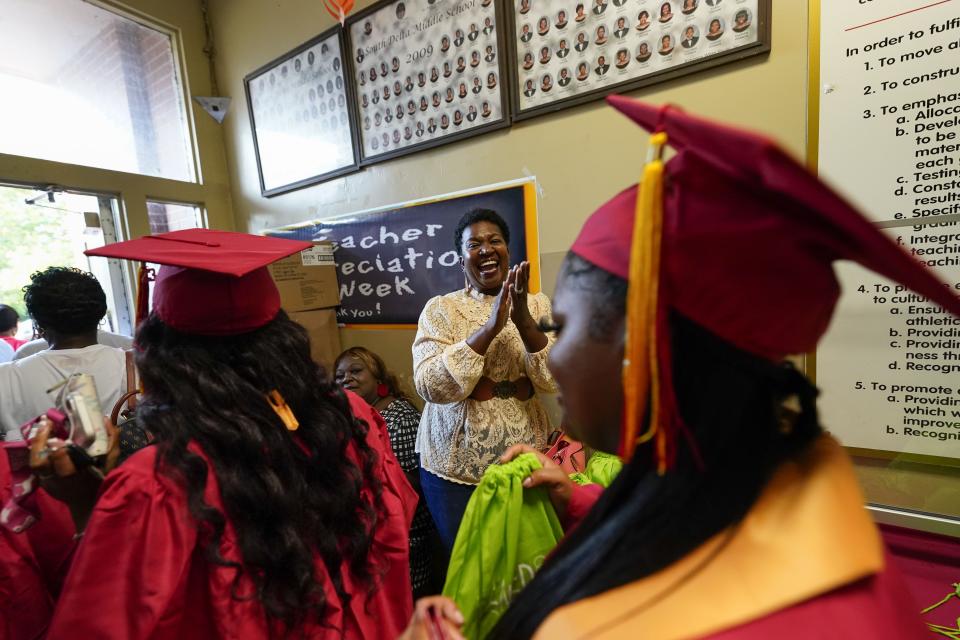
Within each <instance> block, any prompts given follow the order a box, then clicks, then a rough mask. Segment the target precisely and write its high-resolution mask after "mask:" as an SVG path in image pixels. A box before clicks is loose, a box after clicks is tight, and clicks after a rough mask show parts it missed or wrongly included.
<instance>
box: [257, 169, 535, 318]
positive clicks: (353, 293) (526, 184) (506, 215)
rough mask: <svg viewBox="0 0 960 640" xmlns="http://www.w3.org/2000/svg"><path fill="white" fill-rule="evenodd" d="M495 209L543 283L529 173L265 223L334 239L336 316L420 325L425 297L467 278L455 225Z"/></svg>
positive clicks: (285, 232) (299, 236) (286, 232)
mask: <svg viewBox="0 0 960 640" xmlns="http://www.w3.org/2000/svg"><path fill="white" fill-rule="evenodd" d="M477 208H484V209H493V210H494V211H496V212H497V213H499V214H500V215H501V216H503V219H504V220H505V221H506V222H507V225H508V226H509V227H510V261H511V264H517V263H519V262H521V261H522V260H529V261H530V264H531V277H530V279H531V284H530V289H531V291H534V292H536V291H539V288H540V268H539V267H540V265H539V257H540V256H539V248H538V237H537V211H536V190H535V183H534V182H533V181H532V180H524V181H521V182H512V183H506V184H502V185H494V186H492V187H483V188H480V189H475V190H471V191H469V192H459V193H456V194H450V195H446V196H438V197H435V198H430V199H427V200H420V201H416V202H411V203H406V204H402V205H394V206H390V207H387V208H381V209H377V210H373V211H367V212H360V213H355V214H349V215H345V216H338V217H336V218H331V219H325V220H311V221H308V222H303V223H299V224H296V225H291V226H287V227H282V228H278V229H271V230H268V231H265V232H264V233H265V234H266V235H270V236H275V237H280V238H291V239H296V240H313V241H319V240H330V241H333V243H334V259H335V260H336V263H337V277H338V278H339V281H340V308H339V310H338V311H337V319H338V321H339V322H340V323H342V324H346V325H348V326H349V325H356V326H361V327H368V328H371V327H376V326H383V325H389V326H411V325H416V323H417V319H418V318H419V316H420V311H421V310H422V309H423V307H424V305H425V304H426V302H427V300H429V299H430V298H432V297H433V296H437V295H442V294H445V293H449V292H451V291H455V290H457V289H460V288H462V287H463V286H464V279H463V270H462V269H461V267H460V254H459V251H458V250H457V248H456V243H455V242H454V232H455V231H456V226H457V223H458V222H459V221H460V218H461V216H463V214H464V213H466V212H467V211H470V210H472V209H477Z"/></svg>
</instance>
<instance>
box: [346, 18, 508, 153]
mask: <svg viewBox="0 0 960 640" xmlns="http://www.w3.org/2000/svg"><path fill="white" fill-rule="evenodd" d="M416 1H418V0H379V1H378V2H375V3H374V4H372V5H371V6H369V7H367V8H366V9H364V10H363V11H360V12H358V13H356V14H353V15H352V16H351V17H350V18H348V19H347V21H346V23H345V25H344V28H343V32H344V37H343V39H344V46H345V47H346V49H345V51H346V53H347V58H348V59H347V64H348V69H349V75H350V77H349V78H348V84H350V85H351V87H352V89H353V104H352V108H353V112H354V113H355V114H356V134H357V135H356V141H357V151H358V154H359V163H360V167H368V166H372V165H375V164H379V163H381V162H387V161H389V160H393V159H395V158H401V157H404V156H408V155H411V154H414V153H419V152H421V151H426V150H428V149H435V148H437V147H441V146H444V145H447V144H453V143H456V142H460V141H462V140H468V139H470V138H474V137H476V136H480V135H484V134H486V133H491V132H493V131H499V130H502V129H508V128H509V127H510V125H511V124H512V117H511V108H510V104H511V103H510V87H509V85H510V83H509V81H508V76H507V74H506V71H507V64H508V61H509V60H510V59H511V56H510V46H509V43H508V42H507V39H506V31H505V25H506V22H505V11H504V9H503V3H502V2H501V0H492V2H491V3H488V4H492V5H493V8H494V15H495V22H496V24H495V33H496V42H497V51H496V56H497V78H498V85H499V87H498V88H499V91H498V94H497V95H498V96H499V98H500V105H501V114H502V115H501V118H500V119H498V120H496V121H492V122H489V123H487V124H485V125H482V126H477V127H471V128H469V129H466V130H463V131H456V132H451V133H449V134H446V135H443V136H438V137H436V138H434V139H432V140H426V141H424V142H421V143H417V144H412V145H409V146H406V147H403V148H401V149H396V150H394V151H389V152H387V153H382V154H377V155H375V156H371V157H367V156H366V154H365V152H364V147H363V137H362V136H363V131H362V115H361V111H360V104H359V102H358V100H359V98H358V97H357V96H359V95H360V90H359V88H358V87H357V64H358V63H357V60H356V56H355V55H354V51H355V50H356V49H357V47H356V46H355V43H354V42H353V40H352V37H351V29H352V27H353V25H355V24H358V23H359V22H361V21H363V20H365V19H366V18H368V17H369V16H372V15H375V14H377V13H379V12H382V11H390V10H392V11H395V8H394V7H395V5H397V4H400V3H403V2H416ZM476 2H477V4H480V2H481V0H476ZM430 4H433V2H430Z"/></svg>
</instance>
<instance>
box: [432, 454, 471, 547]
mask: <svg viewBox="0 0 960 640" xmlns="http://www.w3.org/2000/svg"><path fill="white" fill-rule="evenodd" d="M420 488H421V489H422V490H423V497H424V498H425V499H426V501H427V508H428V509H429V510H430V515H431V516H433V521H434V523H436V525H437V531H438V532H439V533H440V540H441V541H443V546H445V547H446V548H447V552H448V553H449V552H450V551H452V550H453V543H454V541H455V540H456V539H457V530H458V529H459V528H460V521H461V520H463V513H464V512H465V511H466V510H467V502H469V501H470V496H472V495H473V490H474V488H475V487H474V485H472V484H458V483H456V482H450V481H449V480H444V479H443V478H441V477H439V476H435V475H433V474H432V473H430V472H429V471H427V470H426V469H423V468H421V469H420Z"/></svg>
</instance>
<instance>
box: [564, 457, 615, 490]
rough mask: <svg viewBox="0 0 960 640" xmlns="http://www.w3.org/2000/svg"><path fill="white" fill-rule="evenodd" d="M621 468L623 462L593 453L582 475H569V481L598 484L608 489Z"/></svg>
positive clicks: (581, 483)
mask: <svg viewBox="0 0 960 640" xmlns="http://www.w3.org/2000/svg"><path fill="white" fill-rule="evenodd" d="M622 468H623V462H622V461H621V460H620V458H619V457H617V456H614V455H610V454H609V453H603V452H602V451H594V452H593V453H592V454H591V455H590V460H589V461H587V468H586V469H584V470H583V473H573V474H570V479H571V480H573V481H574V482H576V483H577V484H580V485H583V484H598V485H600V486H601V487H603V488H607V487H609V486H610V485H611V484H613V481H614V480H616V479H617V474H619V473H620V470H621V469H622Z"/></svg>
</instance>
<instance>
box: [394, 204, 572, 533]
mask: <svg viewBox="0 0 960 640" xmlns="http://www.w3.org/2000/svg"><path fill="white" fill-rule="evenodd" d="M509 243H510V229H509V228H508V226H507V224H506V222H504V220H503V218H501V217H500V215H499V214H497V213H496V212H495V211H491V210H489V209H477V210H474V211H471V212H469V213H467V214H466V215H464V216H463V218H461V220H460V223H459V224H458V225H457V230H456V233H455V235H454V244H455V246H456V248H457V250H458V251H459V252H460V263H461V265H462V267H463V274H464V279H465V286H464V288H463V289H460V290H458V291H454V292H452V293H448V294H446V295H443V296H437V297H435V298H432V299H431V300H430V301H429V302H427V304H426V306H425V307H424V309H423V312H422V313H421V314H420V322H419V327H418V330H417V337H416V340H415V341H414V343H413V372H414V382H415V383H416V387H417V391H418V392H419V393H420V395H421V396H422V397H423V398H424V400H426V401H427V404H426V406H425V407H424V411H423V418H422V419H421V422H420V431H419V434H418V437H417V451H418V452H419V453H420V464H421V480H422V487H423V492H424V496H425V497H426V501H427V506H428V507H429V508H430V513H431V514H432V515H433V519H434V521H435V522H436V524H437V529H438V530H439V532H440V537H441V538H442V539H443V541H444V544H445V545H446V546H447V548H448V549H449V548H451V547H452V546H453V541H454V539H455V537H456V534H457V528H458V527H459V525H460V520H461V519H462V517H463V512H464V510H465V509H466V506H467V501H468V500H469V499H470V495H471V493H472V492H473V488H474V485H476V483H478V482H479V481H480V477H481V476H482V475H483V472H484V470H485V469H486V468H487V466H489V465H490V464H491V463H493V462H495V461H496V460H497V458H498V457H499V454H500V453H502V452H503V450H504V449H505V448H506V447H509V446H511V445H514V444H518V443H522V442H525V441H527V440H530V441H532V442H533V443H534V444H535V445H537V446H542V445H544V444H545V443H546V440H547V435H548V433H549V432H550V423H549V420H548V418H547V414H546V412H545V411H544V409H543V406H542V405H541V404H540V401H539V400H538V399H537V397H536V393H537V392H552V391H554V390H555V385H554V381H553V378H552V377H551V375H550V373H549V372H548V371H547V366H546V362H547V355H548V353H549V351H550V344H551V339H548V338H547V336H546V334H544V333H543V331H541V330H540V328H539V327H538V325H537V321H538V320H540V319H541V318H548V319H549V316H550V301H549V299H548V298H547V296H545V295H544V294H542V293H537V294H529V293H528V285H529V282H528V281H529V278H530V266H529V264H527V263H526V262H522V263H520V264H519V265H516V266H514V267H513V268H511V267H510V250H509Z"/></svg>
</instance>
